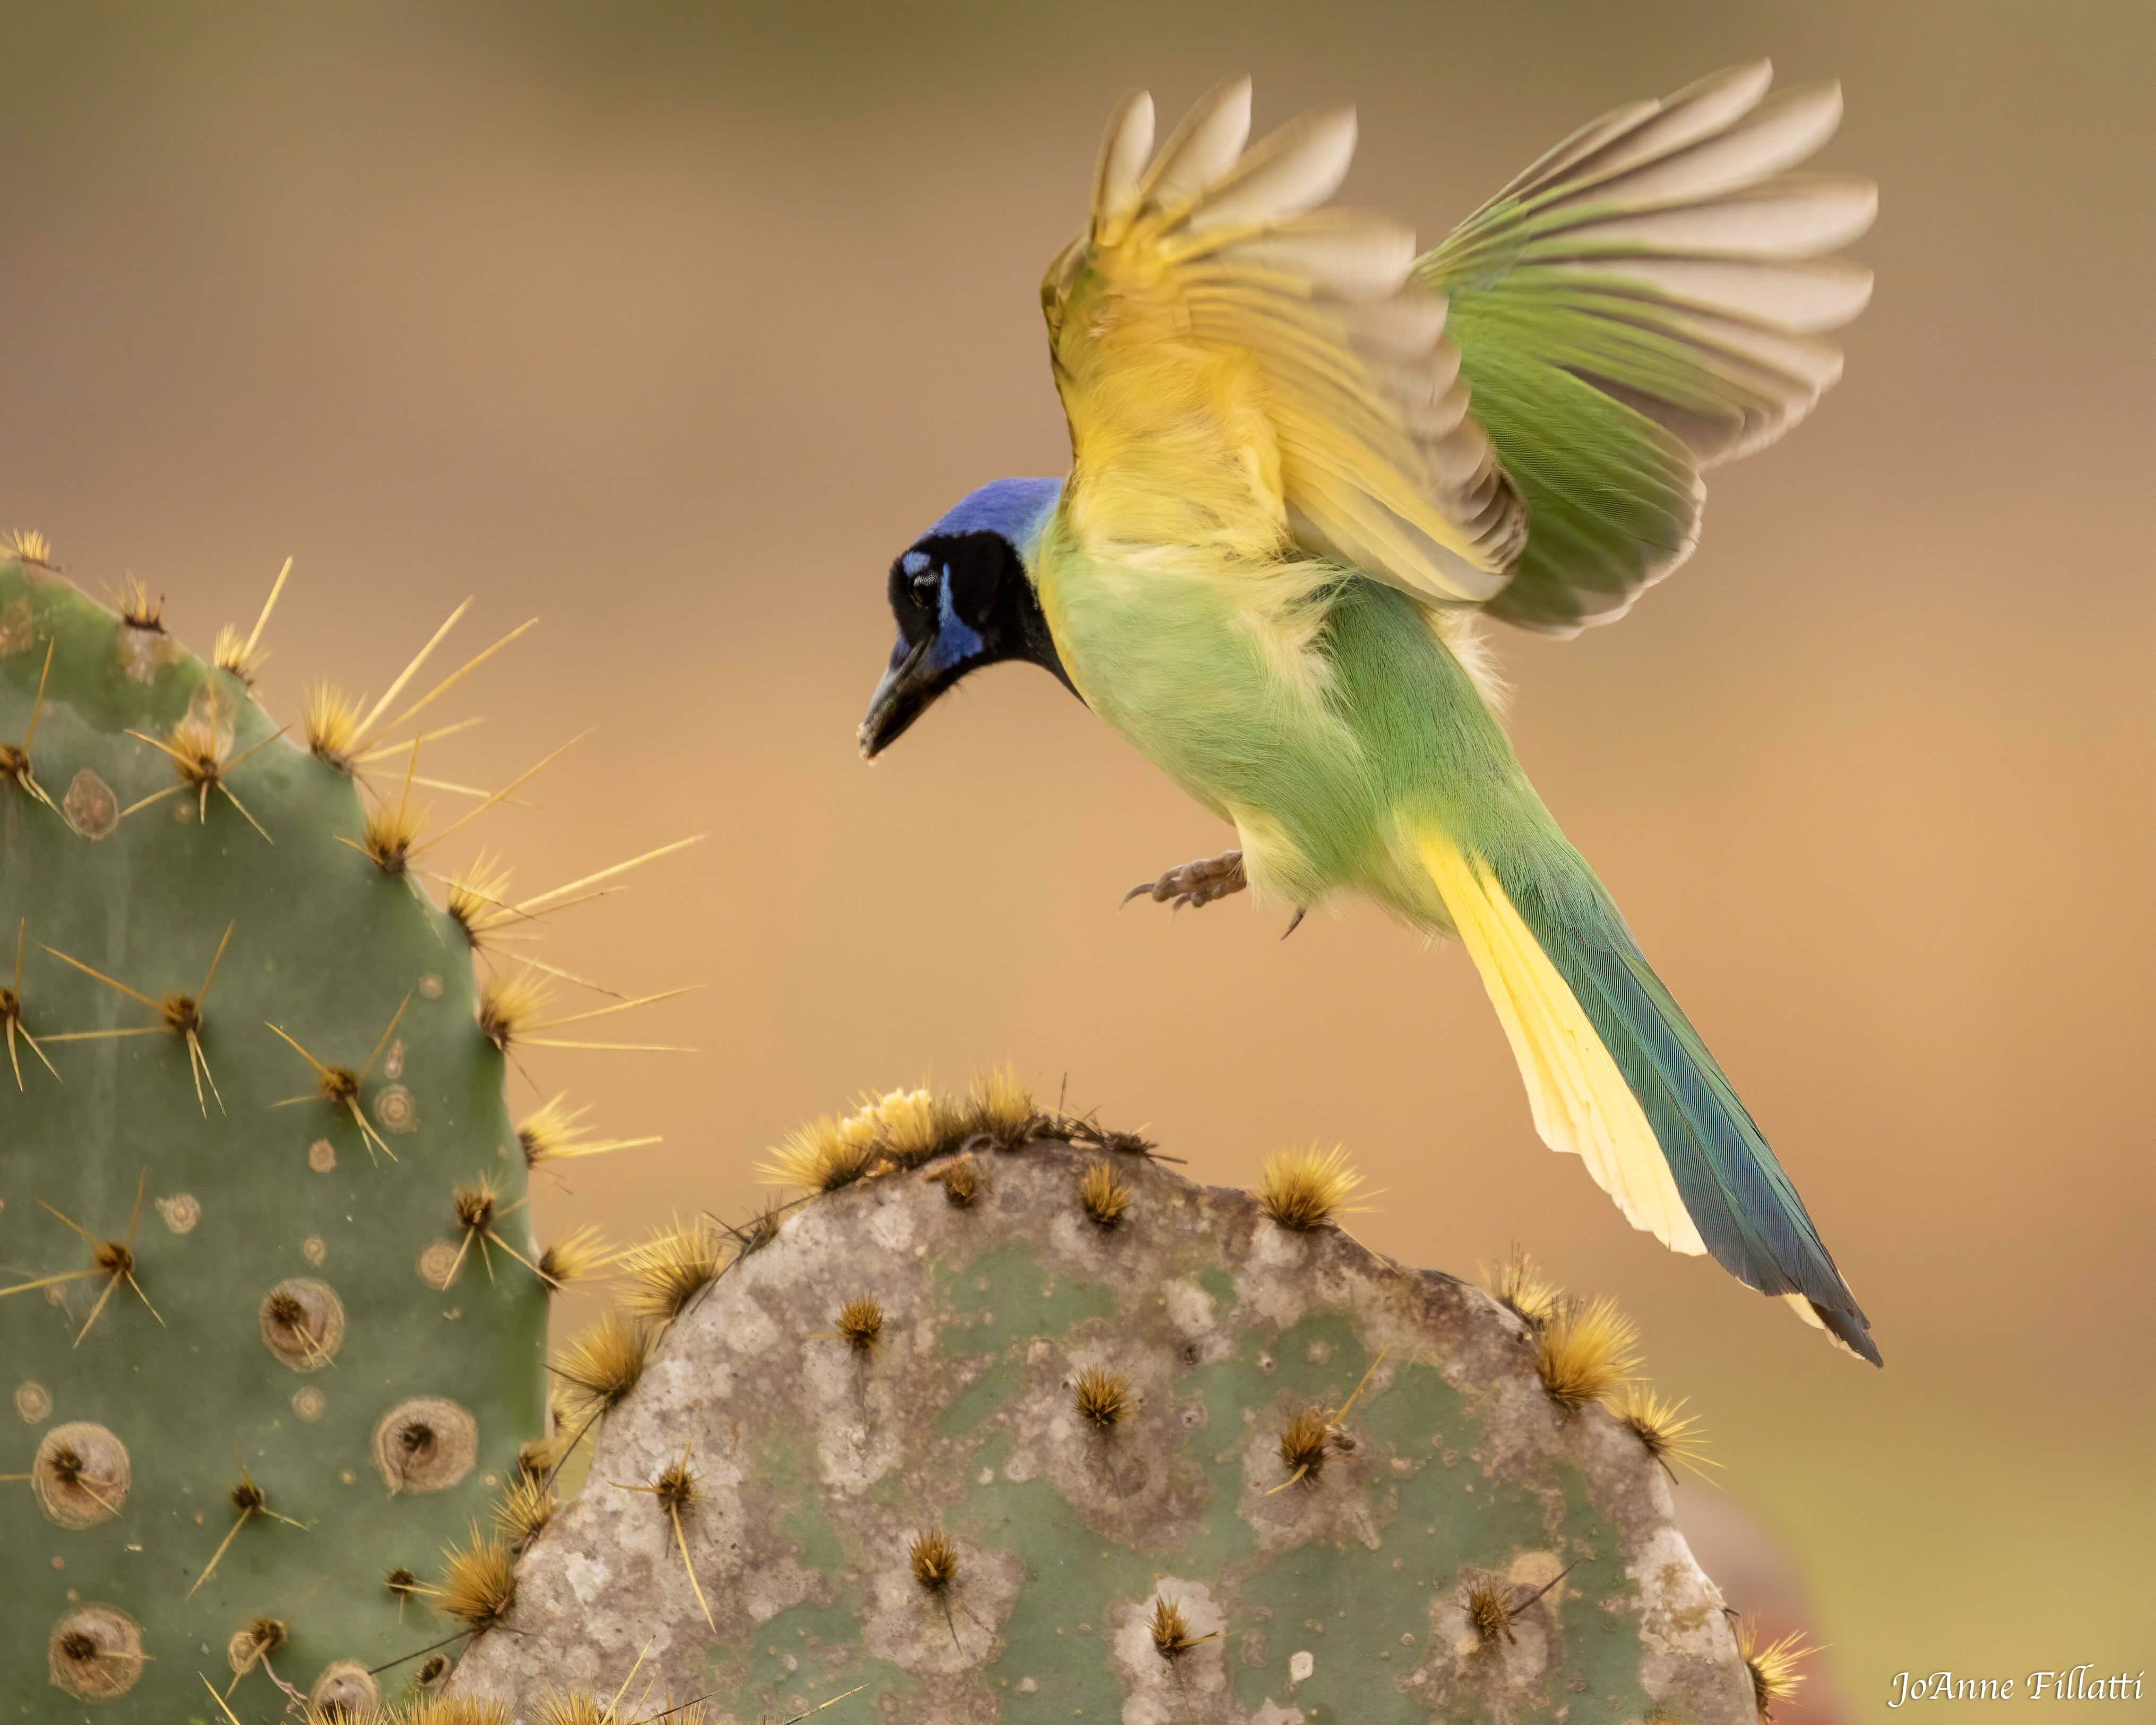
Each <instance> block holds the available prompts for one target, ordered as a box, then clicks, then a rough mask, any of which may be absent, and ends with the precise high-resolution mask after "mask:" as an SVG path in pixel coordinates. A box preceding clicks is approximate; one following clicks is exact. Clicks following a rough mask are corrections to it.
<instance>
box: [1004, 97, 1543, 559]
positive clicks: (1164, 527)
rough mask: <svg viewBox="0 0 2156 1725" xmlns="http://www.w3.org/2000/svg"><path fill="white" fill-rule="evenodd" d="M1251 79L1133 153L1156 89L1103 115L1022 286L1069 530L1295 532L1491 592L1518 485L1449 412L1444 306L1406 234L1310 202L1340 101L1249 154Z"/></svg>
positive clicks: (1327, 167) (1144, 534) (1329, 152)
mask: <svg viewBox="0 0 2156 1725" xmlns="http://www.w3.org/2000/svg"><path fill="white" fill-rule="evenodd" d="M1249 133H1250V83H1249V80H1246V79H1237V80H1233V81H1231V82H1229V83H1228V84H1224V85H1221V86H1220V88H1219V89H1218V90H1214V92H1213V93H1212V95H1209V96H1208V97H1207V98H1205V100H1203V101H1201V102H1200V103H1199V105H1198V106H1197V107H1196V108H1195V109H1193V110H1192V112H1191V114H1190V116H1189V118H1188V119H1187V120H1185V121H1183V124H1182V126H1180V127H1178V129H1177V131H1176V132H1175V133H1174V135H1173V136H1172V137H1170V138H1169V139H1168V142H1167V143H1166V144H1165V145H1163V146H1162V148H1161V150H1160V151H1159V153H1158V155H1151V159H1150V162H1148V159H1147V158H1148V156H1149V155H1150V154H1151V150H1152V100H1151V99H1150V98H1148V97H1146V96H1143V95H1139V96H1134V97H1132V98H1131V99H1130V100H1127V101H1126V102H1125V103H1124V104H1123V105H1122V107H1121V108H1120V109H1118V110H1117V111H1116V116H1115V118H1114V119H1113V121H1111V123H1110V125H1109V128H1108V135H1107V141H1106V144H1105V145H1104V146H1102V149H1101V162H1100V169H1099V172H1098V174H1097V176H1096V181H1095V185H1094V193H1093V212H1092V219H1091V223H1090V224H1089V226H1088V228H1087V230H1086V233H1085V234H1083V235H1081V237H1080V238H1079V239H1076V240H1075V241H1074V242H1073V243H1072V244H1071V245H1070V247H1069V248H1068V249H1066V250H1065V252H1064V254H1062V256H1061V257H1060V258H1059V259H1057V260H1056V261H1055V264H1054V265H1053V266H1052V267H1051V268H1050V270H1049V273H1048V276H1047V279H1046V280H1045V282H1044V283H1043V284H1042V287H1041V300H1042V305H1043V309H1044V310H1045V312H1046V314H1047V318H1048V326H1049V332H1050V346H1051V349H1052V352H1053V356H1054V361H1055V378H1056V386H1057V388H1058V389H1059V390H1060V392H1061V393H1062V397H1063V405H1064V411H1065V415H1066V416H1067V417H1068V418H1069V420H1070V441H1071V447H1072V454H1073V457H1074V462H1075V465H1074V470H1073V475H1072V482H1071V485H1070V488H1069V490H1068V492H1067V493H1066V501H1065V509H1066V511H1067V512H1068V514H1069V515H1070V517H1071V519H1072V521H1073V524H1074V526H1075V528H1076V529H1077V531H1080V532H1081V534H1083V535H1086V536H1089V537H1094V538H1099V539H1115V540H1123V541H1127V542H1142V543H1162V544H1173V543H1185V542H1190V541H1191V540H1192V539H1193V537H1195V538H1199V539H1202V540H1203V541H1204V542H1206V543H1207V544H1209V546H1210V547H1212V548H1214V549H1216V550H1222V551H1225V552H1229V554H1230V555H1234V554H1239V553H1240V554H1244V555H1248V556H1250V557H1253V558H1260V557H1276V556H1277V555H1279V554H1280V552H1281V551H1283V550H1286V549H1287V548H1288V547H1290V545H1291V543H1293V544H1299V545H1301V547H1304V548H1305V549H1306V550H1308V551H1310V552H1313V553H1315V554H1317V555H1319V556H1322V557H1330V558H1332V559H1335V560H1337V561H1339V562H1346V563H1348V564H1352V565H1353V566H1354V567H1358V568H1361V569H1363V570H1366V571H1368V572H1369V573H1371V574H1373V575H1375V576H1378V577H1379V578H1382V579H1384V580H1387V581H1389V582H1392V583H1394V584H1396V585H1398V586H1399V587H1402V588H1406V589H1408V590H1409V591H1410V592H1412V593H1419V594H1421V595H1423V596H1424V597H1425V598H1432V599H1440V600H1453V601H1458V600H1463V599H1466V600H1481V599H1486V598H1489V597H1490V596H1491V594H1493V593H1496V592H1497V590H1498V589H1499V588H1501V587H1502V586H1503V584H1504V572H1505V570H1506V568H1507V566H1508V565H1509V564H1510V562H1512V558H1513V557H1514V556H1515V555H1516V554H1517V551H1518V549H1519V545H1520V534H1521V522H1522V516H1521V511H1520V505H1519V499H1518V497H1517V494H1516V493H1515V492H1514V490H1513V489H1512V484H1511V482H1510V480H1508V479H1507V476H1506V475H1505V473H1504V471H1503V470H1502V469H1501V467H1500V466H1499V465H1498V463H1497V460H1496V456H1495V454H1493V453H1492V451H1491V445H1490V440H1489V439H1488V438H1487V437H1486V436H1485V435H1484V434H1483V431H1482V429H1481V427H1480V426H1479V425H1477V424H1476V423H1475V421H1474V420H1473V419H1472V418H1470V417H1469V415H1468V412H1467V392H1466V388H1465V387H1464V386H1463V385H1462V383H1461V382H1460V377H1459V355H1458V354H1457V352H1455V350H1454V349H1453V347H1451V345H1450V343H1448V342H1447V341H1445V337H1444V328H1445V303H1444V301H1443V300H1441V299H1440V297H1438V295H1435V293H1432V292H1430V290H1428V289H1426V288H1424V287H1423V286H1421V285H1418V284H1417V283H1416V282H1415V281H1414V280H1413V270H1414V236H1413V235H1412V234H1410V233H1409V232H1408V230H1407V229H1405V228H1402V227H1400V226H1399V225H1398V224H1396V223H1393V222H1391V221H1389V220H1388V219H1386V218H1383V217H1382V216H1375V215H1365V214H1361V213H1353V212H1349V211H1344V210H1333V209H1327V210H1320V209H1318V208H1317V205H1319V204H1321V203H1323V202H1324V201H1325V200H1326V199H1327V198H1329V197H1330V196H1331V195H1332V193H1333V191H1334V189H1335V188H1336V187H1337V186H1338V185H1339V183H1340V181H1341V179H1342V177H1343V176H1344V175H1345V174H1346V172H1347V164H1348V161H1349V159H1350V157H1352V156H1353V153H1354V147H1355V122H1354V116H1353V113H1352V112H1349V111H1345V110H1342V111H1337V112H1332V113H1324V114H1314V115H1308V116H1304V117H1303V118H1301V119H1299V120H1296V121H1291V122H1290V123H1289V124H1287V125H1286V126H1283V127H1281V129H1280V130H1279V131H1276V132H1274V133H1273V134H1272V135H1271V136H1269V137H1267V138H1265V139H1263V140H1262V141H1260V142H1259V143H1258V144H1256V145H1255V146H1252V147H1251V148H1250V149H1248V150H1247V151H1246V150H1245V148H1244V144H1245V140H1246V138H1247V137H1248V136H1249Z"/></svg>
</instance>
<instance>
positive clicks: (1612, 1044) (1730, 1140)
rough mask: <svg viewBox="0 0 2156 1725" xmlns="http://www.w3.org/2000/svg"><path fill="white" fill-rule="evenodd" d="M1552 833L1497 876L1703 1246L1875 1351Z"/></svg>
mask: <svg viewBox="0 0 2156 1725" xmlns="http://www.w3.org/2000/svg"><path fill="white" fill-rule="evenodd" d="M1557 843H1558V845H1562V847H1563V848H1562V850H1561V851H1560V852H1558V855H1555V856H1546V857H1539V858H1537V862H1538V863H1540V864H1541V866H1532V865H1522V864H1520V863H1518V862H1517V861H1515V862H1510V863H1508V862H1507V861H1499V862H1497V864H1496V874H1497V878H1498V880H1499V882H1500V883H1501V885H1502V886H1503V887H1504V889H1505V891H1506V893H1507V896H1509V897H1510V898H1511V899H1512V903H1513V905H1514V906H1516V907H1517V910H1518V911H1519V913H1520V916H1521V917H1522V920H1524V921H1525V922H1526V923H1527V927H1528V929H1529V930H1530V932H1532V934H1533V935H1534V937H1535V939H1536V941H1537V943H1538V944H1539V945H1540V946H1541V947H1542V949H1543V952H1545V953H1547V954H1548V957H1549V959H1550V962H1551V963H1553V964H1554V965H1555V966H1556V967H1557V970H1558V974H1559V975H1560V976H1562V977H1563V978H1564V980H1565V982H1566V983H1567V984H1568V986H1569V987H1570V988H1571V989H1572V991H1573V996H1574V998H1576V999H1578V1002H1579V1004H1580V1007H1581V1009H1582V1010H1584V1012H1585V1013H1586V1014H1587V1018H1588V1021H1589V1023H1590V1024H1593V1025H1594V1030H1595V1034H1597V1035H1598V1036H1599V1037H1600V1038H1601V1040H1602V1043H1603V1045H1604V1047H1605V1048H1607V1049H1608V1050H1609V1054H1610V1056H1611V1058H1612V1059H1614V1060H1615V1061H1616V1063H1617V1070H1619V1071H1620V1072H1621V1073H1622V1074H1623V1075H1624V1078H1625V1083H1626V1084H1627V1085H1628V1086H1630V1088H1631V1091H1632V1094H1633V1095H1634V1096H1636V1097H1637V1098H1638V1099H1639V1102H1640V1108H1641V1110H1642V1111H1644V1112H1645V1115H1646V1117H1647V1123H1648V1125H1649V1126H1650V1127H1652V1128H1653V1130H1654V1133H1655V1141H1656V1142H1658V1143H1659V1144H1660V1145H1661V1150H1662V1153H1663V1155H1664V1156H1665V1157H1666V1158H1667V1160H1668V1162H1669V1166H1670V1173H1671V1178H1674V1179H1675V1181H1676V1188H1677V1193H1678V1195H1679V1196H1680V1197H1681V1198H1682V1199H1683V1200H1684V1204H1685V1209H1686V1210H1687V1211H1688V1212H1689V1213H1690V1214H1691V1219H1692V1223H1693V1225H1694V1226H1695V1227H1697V1229H1698V1230H1699V1234H1700V1238H1701V1240H1703V1241H1704V1242H1705V1243H1706V1245H1707V1250H1708V1251H1709V1252H1711V1253H1712V1254H1713V1255H1714V1259H1715V1261H1716V1262H1717V1263H1718V1264H1720V1265H1721V1266H1722V1267H1723V1268H1724V1269H1725V1270H1727V1271H1729V1272H1730V1274H1732V1276H1736V1277H1737V1278H1738V1280H1739V1281H1743V1282H1744V1283H1746V1284H1748V1286H1752V1287H1754V1288H1757V1289H1758V1290H1759V1291H1762V1292H1763V1293H1768V1294H1776V1295H1782V1294H1799V1295H1802V1296H1804V1299H1805V1300H1806V1301H1808V1302H1809V1304H1810V1306H1811V1308H1812V1310H1813V1312H1815V1313H1816V1314H1817V1316H1818V1317H1819V1319H1820V1322H1822V1323H1824V1324H1825V1326H1826V1327H1827V1329H1828V1330H1829V1331H1830V1332H1831V1333H1832V1334H1833V1335H1834V1336H1835V1337H1837V1338H1838V1339H1839V1340H1840V1341H1841V1342H1843V1343H1845V1344H1847V1346H1848V1347H1849V1348H1851V1350H1853V1351H1854V1352H1855V1353H1858V1354H1860V1355H1861V1356H1862V1357H1863V1358H1866V1359H1868V1360H1870V1361H1871V1363H1872V1364H1874V1365H1879V1364H1881V1363H1882V1362H1881V1358H1880V1354H1879V1349H1878V1347H1877V1345H1876V1343H1873V1341H1872V1339H1871V1324H1870V1322H1868V1321H1867V1320H1866V1317H1865V1316H1864V1313H1863V1312H1862V1311H1861V1309H1860V1308H1859V1307H1858V1306H1857V1303H1856V1296H1854V1295H1852V1294H1851V1292H1850V1291H1849V1286H1848V1285H1847V1284H1846V1283H1845V1282H1844V1281H1842V1279H1841V1274H1840V1271H1837V1270H1836V1269H1835V1264H1834V1260H1833V1258H1832V1257H1830V1255H1828V1252H1827V1249H1826V1247H1825V1245H1824V1244H1823V1243H1822V1242H1821V1240H1820V1237H1819V1230H1817V1229H1816V1228H1815V1227H1814V1226H1813V1225H1812V1219H1811V1217H1810V1215H1809V1214H1808V1213H1807V1212H1806V1210H1805V1209H1804V1200H1803V1199H1801V1198H1799V1197H1798V1196H1797V1189H1796V1188H1795V1187H1794V1185H1792V1184H1791V1183H1790V1181H1789V1176H1788V1175H1787V1174H1786V1173H1783V1171H1782V1166H1781V1164H1780V1163H1778V1162H1777V1161H1775V1159H1774V1152H1773V1151H1771V1150H1769V1149H1768V1147H1767V1141H1766V1140H1765V1139H1764V1138H1763V1137H1761V1136H1760V1132H1759V1128H1758V1126H1757V1125H1756V1124H1754V1123H1753V1119H1752V1117H1751V1115H1750V1114H1749V1113H1748V1111H1746V1109H1745V1106H1744V1105H1743V1102H1741V1101H1738V1096H1737V1092H1736V1091H1735V1090H1734V1088H1732V1086H1731V1084H1730V1082H1729V1080H1728V1079H1727V1076H1724V1074H1723V1072H1722V1068H1721V1067H1720V1066H1719V1065H1717V1064H1716V1062H1715V1059H1714V1056H1713V1055H1711V1054H1709V1053H1708V1052H1707V1045H1706V1044H1705V1043H1703V1042H1702V1041H1701V1040H1700V1037H1699V1033H1698V1032H1697V1030H1695V1029H1692V1027H1691V1022H1690V1021H1689V1020H1688V1019H1686V1017H1685V1015H1684V1013H1683V1012H1682V1010H1681V1009H1680V1008H1679V1007H1678V1005H1677V1004H1676V1001H1675V1000H1674V999H1671V995H1670V991H1669V990H1668V989H1667V988H1664V987H1663V986H1662V983H1661V978H1659V977H1657V976H1656V975H1655V973H1654V972H1653V971H1652V970H1651V969H1650V968H1649V967H1648V964H1647V961H1646V959H1645V957H1642V956H1641V955H1640V948H1639V947H1638V945H1637V943H1636V942H1634V940H1633V938H1632V935H1631V931H1630V929H1628V928H1626V927H1625V919H1624V918H1623V917H1622V916H1620V915H1619V913H1618V911H1617V907H1616V906H1615V905H1614V903H1612V902H1611V901H1610V899H1609V895H1608V894H1607V893H1606V892H1605V891H1603V889H1602V886H1601V884H1600V882H1599V881H1597V880H1595V879H1594V875H1592V873H1590V872H1589V870H1588V868H1587V865H1586V864H1585V862H1584V861H1583V860H1581V859H1580V857H1579V855H1578V853H1577V852H1576V851H1573V850H1572V848H1571V847H1570V846H1569V845H1563V841H1562V840H1558V841H1557Z"/></svg>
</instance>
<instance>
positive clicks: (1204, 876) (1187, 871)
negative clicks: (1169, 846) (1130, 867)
mask: <svg viewBox="0 0 2156 1725" xmlns="http://www.w3.org/2000/svg"><path fill="white" fill-rule="evenodd" d="M1249 885H1250V877H1249V876H1248V875H1245V873H1244V872H1243V853H1242V852H1241V851H1240V850H1224V851H1222V852H1221V853H1220V855H1218V856H1209V857H1205V858H1204V859H1203V860H1199V861H1198V862H1187V863H1184V864H1183V865H1182V866H1181V867H1180V868H1173V869H1170V870H1168V872H1167V873H1166V874H1164V875H1162V876H1161V877H1160V879H1158V880H1141V881H1139V882H1138V884H1137V886H1133V887H1132V889H1131V890H1130V891H1128V892H1127V893H1125V894H1124V895H1123V902H1124V903H1125V904H1128V903H1129V902H1130V901H1132V899H1134V898H1138V897H1141V896H1150V897H1151V898H1152V900H1153V901H1154V902H1155V903H1156V904H1163V905H1166V904H1172V905H1173V906H1175V908H1176V909H1177V910H1178V911H1179V910H1181V909H1182V908H1183V906H1185V905H1188V906H1191V907H1192V908H1193V910H1194V909H1196V908H1197V907H1198V906H1201V905H1209V904H1211V903H1212V902H1213V901H1214V899H1216V898H1225V897H1227V896H1228V895H1229V893H1231V892H1240V891H1243V889H1244V888H1245V887H1246V886H1249Z"/></svg>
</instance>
